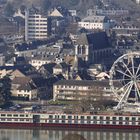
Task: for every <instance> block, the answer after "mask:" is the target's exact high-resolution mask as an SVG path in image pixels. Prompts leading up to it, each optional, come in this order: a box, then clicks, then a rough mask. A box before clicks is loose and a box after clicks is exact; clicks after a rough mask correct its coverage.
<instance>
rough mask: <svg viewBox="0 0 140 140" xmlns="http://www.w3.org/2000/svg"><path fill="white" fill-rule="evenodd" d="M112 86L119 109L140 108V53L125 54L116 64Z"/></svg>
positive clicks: (111, 75) (111, 76) (113, 68)
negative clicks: (129, 106) (132, 106)
mask: <svg viewBox="0 0 140 140" xmlns="http://www.w3.org/2000/svg"><path fill="white" fill-rule="evenodd" d="M116 85H117V86H116ZM110 86H111V90H112V91H113V93H114V95H115V98H116V100H117V101H118V105H117V106H116V108H117V109H120V108H122V107H123V106H125V105H126V106H127V105H138V106H140V52H131V53H127V54H124V55H123V56H121V57H119V58H118V59H117V60H116V61H115V62H114V64H113V65H112V67H111V70H110Z"/></svg>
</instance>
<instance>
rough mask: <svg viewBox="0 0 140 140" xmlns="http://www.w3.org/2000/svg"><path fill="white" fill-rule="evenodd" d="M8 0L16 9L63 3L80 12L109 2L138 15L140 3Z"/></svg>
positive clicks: (113, 5)
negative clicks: (24, 6) (23, 6)
mask: <svg viewBox="0 0 140 140" xmlns="http://www.w3.org/2000/svg"><path fill="white" fill-rule="evenodd" d="M103 1H104V3H102V2H101V0H8V2H10V3H11V4H12V6H13V7H14V9H17V8H18V7H20V6H21V5H26V6H28V7H30V6H31V5H35V6H39V7H42V9H43V10H44V9H45V10H48V9H50V8H51V7H53V6H57V5H63V6H65V7H67V8H69V9H77V10H79V11H80V12H81V13H85V12H86V10H87V9H88V8H92V7H94V6H95V4H98V6H100V7H103V5H106V4H108V3H109V5H110V6H111V7H112V8H123V9H128V10H130V11H131V13H132V14H137V15H138V16H139V15H140V5H137V4H136V3H135V2H134V1H135V0H103Z"/></svg>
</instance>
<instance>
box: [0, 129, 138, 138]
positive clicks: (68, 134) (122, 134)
mask: <svg viewBox="0 0 140 140" xmlns="http://www.w3.org/2000/svg"><path fill="white" fill-rule="evenodd" d="M139 139H140V133H139V132H135V131H131V132H128V131H103V130H102V131H101V130H96V131H95V130H93V131H87V130H85V131H83V130H82V131H80V130H77V131H76V130H69V131H68V130H38V129H30V130H29V129H26V130H25V129H0V140H139Z"/></svg>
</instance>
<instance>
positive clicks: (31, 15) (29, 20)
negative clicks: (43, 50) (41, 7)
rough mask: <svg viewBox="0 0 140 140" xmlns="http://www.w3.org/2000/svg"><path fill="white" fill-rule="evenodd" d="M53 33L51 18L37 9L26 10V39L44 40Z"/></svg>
mask: <svg viewBox="0 0 140 140" xmlns="http://www.w3.org/2000/svg"><path fill="white" fill-rule="evenodd" d="M50 34H51V18H50V17H47V16H46V15H45V16H44V15H42V14H41V13H39V12H37V11H36V10H26V12H25V40H26V41H30V40H36V39H37V40H43V39H46V38H48V36H49V35H50Z"/></svg>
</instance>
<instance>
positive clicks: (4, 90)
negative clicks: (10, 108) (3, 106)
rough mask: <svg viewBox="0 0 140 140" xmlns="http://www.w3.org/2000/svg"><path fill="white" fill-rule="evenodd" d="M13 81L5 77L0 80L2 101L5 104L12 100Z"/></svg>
mask: <svg viewBox="0 0 140 140" xmlns="http://www.w3.org/2000/svg"><path fill="white" fill-rule="evenodd" d="M10 90H11V80H10V78H8V77H4V78H3V79H1V80H0V99H1V101H2V102H3V103H6V102H9V101H10V98H11V92H10Z"/></svg>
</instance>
